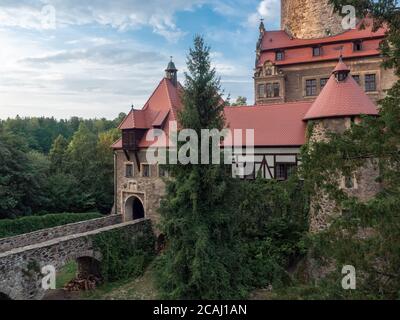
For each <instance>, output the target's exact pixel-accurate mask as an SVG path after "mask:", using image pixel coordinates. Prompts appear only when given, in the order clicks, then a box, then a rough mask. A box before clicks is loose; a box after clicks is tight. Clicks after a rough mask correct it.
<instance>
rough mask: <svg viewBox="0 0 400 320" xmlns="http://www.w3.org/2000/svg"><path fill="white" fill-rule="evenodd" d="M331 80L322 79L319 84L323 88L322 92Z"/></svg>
mask: <svg viewBox="0 0 400 320" xmlns="http://www.w3.org/2000/svg"><path fill="white" fill-rule="evenodd" d="M328 80H329V78H322V79H320V80H319V84H320V86H321V90H322V89H323V88H324V87H325V85H326V84H327V82H328Z"/></svg>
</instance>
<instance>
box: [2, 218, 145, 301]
mask: <svg viewBox="0 0 400 320" xmlns="http://www.w3.org/2000/svg"><path fill="white" fill-rule="evenodd" d="M147 223H150V221H149V220H148V219H140V220H135V221H130V222H123V221H122V217H121V216H120V215H112V216H108V217H105V218H100V219H94V220H89V221H83V222H79V223H74V224H68V225H64V226H60V227H56V228H51V229H45V230H40V231H36V232H32V233H28V234H24V235H20V236H17V237H12V238H6V239H0V300H1V299H13V300H25V299H36V300H38V299H42V298H43V297H44V295H45V293H46V291H45V290H44V289H43V288H42V279H43V275H42V274H41V270H42V268H43V267H45V266H54V267H55V269H56V271H57V270H60V269H61V268H62V267H63V266H65V265H66V264H67V263H68V262H70V261H76V262H77V264H78V272H79V273H85V272H89V273H92V274H95V273H96V272H98V270H99V269H98V267H99V262H100V261H101V259H102V257H101V253H100V252H97V250H96V249H95V248H94V245H93V237H94V236H95V235H97V234H99V233H103V232H108V231H111V230H115V229H121V228H123V229H127V231H129V232H131V233H132V234H135V233H137V232H138V231H140V230H143V227H144V226H145V225H146V224H147Z"/></svg>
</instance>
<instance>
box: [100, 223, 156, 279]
mask: <svg viewBox="0 0 400 320" xmlns="http://www.w3.org/2000/svg"><path fill="white" fill-rule="evenodd" d="M93 244H94V247H95V249H97V250H99V251H100V252H101V254H102V260H101V262H100V268H101V274H102V276H103V280H104V281H106V282H110V281H118V280H124V279H127V278H132V277H138V276H140V275H142V274H143V273H144V271H145V269H146V267H147V266H148V264H149V263H150V262H151V261H152V260H153V258H154V257H155V235H154V233H153V229H152V227H151V223H150V222H149V221H146V222H144V225H143V226H141V227H140V230H138V231H136V232H132V230H129V229H119V230H111V231H109V232H104V233H101V234H98V235H96V236H95V237H94V239H93Z"/></svg>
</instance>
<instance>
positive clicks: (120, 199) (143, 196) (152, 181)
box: [116, 151, 165, 226]
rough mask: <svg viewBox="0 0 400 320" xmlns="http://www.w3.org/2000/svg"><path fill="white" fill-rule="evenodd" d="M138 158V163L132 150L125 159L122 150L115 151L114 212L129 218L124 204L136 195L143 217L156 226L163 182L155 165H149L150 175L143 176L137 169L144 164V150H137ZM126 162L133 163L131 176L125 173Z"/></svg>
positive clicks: (125, 218) (162, 193) (162, 192)
mask: <svg viewBox="0 0 400 320" xmlns="http://www.w3.org/2000/svg"><path fill="white" fill-rule="evenodd" d="M138 159H139V162H140V163H137V160H136V157H135V156H134V154H133V152H131V153H130V155H129V159H127V157H126V155H125V154H124V152H123V151H116V161H117V164H116V168H117V172H116V180H117V183H116V210H117V211H116V212H117V213H119V214H122V216H123V217H124V221H126V220H127V219H129V218H128V215H127V214H126V209H127V208H126V204H127V201H128V199H129V198H131V197H136V198H138V199H140V201H141V202H142V204H143V207H144V212H145V217H146V218H148V219H151V220H152V221H153V223H154V225H155V226H157V223H158V222H159V214H158V208H159V207H160V201H161V199H162V197H163V195H164V194H165V183H164V181H163V179H162V178H160V177H159V169H158V166H157V165H150V176H149V177H143V176H142V174H143V169H142V170H141V171H139V168H140V167H141V166H142V164H146V153H145V152H144V151H142V152H139V153H138ZM126 164H133V166H134V172H133V176H132V177H126V175H125V165H126Z"/></svg>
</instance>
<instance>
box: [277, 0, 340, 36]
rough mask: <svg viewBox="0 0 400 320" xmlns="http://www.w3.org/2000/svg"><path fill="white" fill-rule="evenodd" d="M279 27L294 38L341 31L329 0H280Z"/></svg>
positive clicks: (327, 34)
mask: <svg viewBox="0 0 400 320" xmlns="http://www.w3.org/2000/svg"><path fill="white" fill-rule="evenodd" d="M281 3H282V4H281V5H282V8H281V21H282V26H281V29H282V30H285V31H286V32H288V33H289V34H290V35H291V36H293V37H294V38H300V39H314V38H322V37H326V36H329V35H336V34H339V33H341V32H343V28H342V25H341V18H340V16H339V15H337V14H334V12H333V7H332V5H331V4H329V0H282V1H281Z"/></svg>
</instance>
